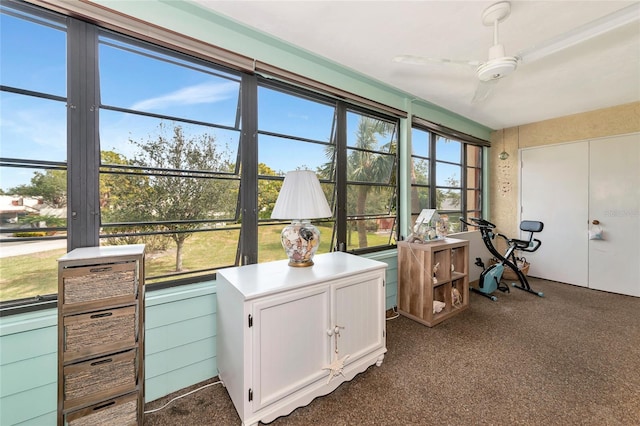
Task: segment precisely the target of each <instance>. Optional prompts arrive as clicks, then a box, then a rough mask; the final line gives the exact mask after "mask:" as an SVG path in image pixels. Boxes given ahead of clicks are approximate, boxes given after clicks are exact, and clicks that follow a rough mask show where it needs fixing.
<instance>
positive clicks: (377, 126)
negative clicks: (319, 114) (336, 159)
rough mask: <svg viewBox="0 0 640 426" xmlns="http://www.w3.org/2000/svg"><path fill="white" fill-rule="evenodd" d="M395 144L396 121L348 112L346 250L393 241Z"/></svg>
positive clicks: (376, 245) (381, 244) (395, 170)
mask: <svg viewBox="0 0 640 426" xmlns="http://www.w3.org/2000/svg"><path fill="white" fill-rule="evenodd" d="M397 144H398V123H397V120H396V121H390V120H388V119H382V118H380V117H376V116H373V115H368V114H364V113H362V112H357V111H353V110H348V111H347V155H346V157H347V166H346V174H347V187H346V195H347V236H346V247H347V250H358V249H367V248H371V247H378V246H388V245H390V244H393V243H394V236H395V233H394V231H395V228H396V195H397V189H396V188H397V185H396V182H397V180H396V176H397V168H396V167H397V155H396V153H397Z"/></svg>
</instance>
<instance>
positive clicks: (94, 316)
mask: <svg viewBox="0 0 640 426" xmlns="http://www.w3.org/2000/svg"><path fill="white" fill-rule="evenodd" d="M111 315H113V312H104V313H102V314H93V315H91V319H94V318H105V317H110V316H111Z"/></svg>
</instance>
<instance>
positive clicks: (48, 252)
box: [0, 2, 67, 302]
mask: <svg viewBox="0 0 640 426" xmlns="http://www.w3.org/2000/svg"><path fill="white" fill-rule="evenodd" d="M29 10H30V9H29V8H26V7H20V5H18V7H16V8H9V7H7V5H6V4H5V2H3V3H2V4H1V5H0V12H1V13H0V37H1V38H2V49H1V50H0V64H2V72H1V73H0V103H1V105H0V110H1V111H2V120H1V122H0V140H2V148H1V152H0V157H1V158H0V185H1V190H0V256H1V258H0V276H2V284H0V285H1V290H2V291H0V302H1V301H6V300H28V301H29V302H36V301H42V300H43V299H45V298H44V297H43V296H45V295H50V294H51V293H55V292H56V291H57V285H58V284H57V275H56V273H55V271H56V270H57V263H56V259H58V258H59V257H60V256H62V255H63V254H64V253H65V252H66V248H67V228H66V226H67V223H66V218H67V140H66V138H67V128H66V122H67V120H66V115H67V106H66V92H67V89H66V83H67V65H66V64H67V57H66V43H67V34H66V26H65V22H64V19H61V18H60V17H58V16H56V15H55V14H49V13H44V12H43V13H37V14H33V13H30V12H29ZM43 40H47V43H46V44H44V43H42V41H43ZM9 62H10V63H11V66H8V65H7V64H8V63H9ZM52 271H54V272H53V273H52Z"/></svg>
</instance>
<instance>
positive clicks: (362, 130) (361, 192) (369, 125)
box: [348, 116, 397, 248]
mask: <svg viewBox="0 0 640 426" xmlns="http://www.w3.org/2000/svg"><path fill="white" fill-rule="evenodd" d="M395 129H396V126H395V124H394V123H391V122H387V121H382V120H378V119H375V118H371V117H365V116H362V117H361V118H360V121H359V122H358V131H357V133H356V149H355V150H354V151H353V152H352V153H351V154H350V155H349V159H348V163H349V167H348V170H349V176H348V180H350V181H355V182H385V181H388V180H389V177H390V176H392V171H393V167H394V165H395V162H394V161H388V160H389V157H388V156H385V155H381V154H380V151H379V148H378V140H377V138H376V135H379V136H387V135H388V134H390V133H393V132H395ZM394 136H395V135H394ZM396 144H397V141H396V138H395V137H393V138H392V139H391V141H390V142H389V143H387V144H385V145H383V146H382V147H381V148H382V149H383V150H388V152H389V153H392V154H393V153H395V150H396ZM380 188H381V187H378V186H371V185H358V189H357V195H356V215H357V216H360V217H362V216H364V215H365V212H366V206H367V198H368V196H369V192H370V191H371V190H374V191H375V190H380ZM357 230H358V247H360V248H364V247H367V246H368V243H367V229H366V222H365V221H364V220H359V221H358V222H357Z"/></svg>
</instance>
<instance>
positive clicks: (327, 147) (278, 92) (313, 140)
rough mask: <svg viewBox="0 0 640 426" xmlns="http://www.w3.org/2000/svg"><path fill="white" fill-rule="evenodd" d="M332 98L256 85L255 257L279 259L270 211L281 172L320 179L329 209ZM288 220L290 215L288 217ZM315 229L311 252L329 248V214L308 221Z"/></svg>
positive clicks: (331, 224)
mask: <svg viewBox="0 0 640 426" xmlns="http://www.w3.org/2000/svg"><path fill="white" fill-rule="evenodd" d="M335 126H336V106H335V101H329V100H327V99H322V98H320V97H316V98H313V97H309V96H308V95H307V96H304V95H303V94H301V93H299V92H296V91H292V90H286V89H285V88H282V87H279V86H278V85H275V86H274V85H267V83H266V82H262V83H261V84H260V86H259V87H258V139H257V142H258V219H259V225H258V261H259V262H267V261H270V260H276V259H282V256H283V249H282V246H281V243H280V233H281V232H282V229H283V227H284V226H285V225H284V224H283V223H281V222H280V223H274V222H273V221H272V220H271V212H272V210H273V207H274V205H275V203H276V200H277V198H278V193H279V192H280V188H281V187H282V181H283V179H284V176H285V174H286V173H287V172H288V171H290V170H297V169H306V170H312V171H314V172H315V173H316V174H317V175H318V178H319V179H320V180H321V186H322V187H323V190H324V193H325V196H326V197H327V201H328V202H329V205H330V206H331V207H332V210H333V208H334V206H335V198H334V193H335V167H336V161H335ZM292 219H293V218H292ZM313 223H314V225H315V226H316V227H317V228H318V230H319V231H320V247H319V248H318V251H317V253H318V254H320V253H328V252H330V251H331V248H332V247H333V246H334V239H333V236H334V232H333V230H334V224H335V220H333V218H327V219H322V220H314V221H313Z"/></svg>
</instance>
